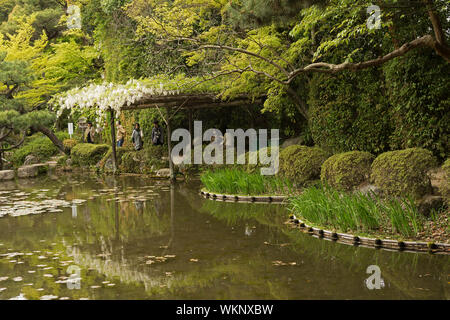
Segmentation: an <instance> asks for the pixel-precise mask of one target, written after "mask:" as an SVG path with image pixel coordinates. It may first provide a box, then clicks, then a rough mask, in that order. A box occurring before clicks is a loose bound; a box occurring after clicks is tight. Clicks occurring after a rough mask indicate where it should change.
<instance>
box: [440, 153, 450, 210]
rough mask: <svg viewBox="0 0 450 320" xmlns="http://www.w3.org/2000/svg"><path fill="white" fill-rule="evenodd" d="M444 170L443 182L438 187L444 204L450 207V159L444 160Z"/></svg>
mask: <svg viewBox="0 0 450 320" xmlns="http://www.w3.org/2000/svg"><path fill="white" fill-rule="evenodd" d="M442 170H444V181H443V182H442V183H441V185H440V186H439V191H440V192H441V194H442V196H443V197H444V199H445V202H447V204H449V205H450V159H447V160H445V162H444V164H443V165H442Z"/></svg>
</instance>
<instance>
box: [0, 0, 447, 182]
mask: <svg viewBox="0 0 450 320" xmlns="http://www.w3.org/2000/svg"><path fill="white" fill-rule="evenodd" d="M371 4H372V2H371V1H368V0H353V1H350V0H327V1H325V0H304V1H291V0H280V1H278V0H270V1H266V0H239V1H237V0H236V1H235V0H232V1H225V0H220V1H211V0H171V1H168V0H83V1H71V2H70V5H76V6H79V7H80V9H81V19H82V20H81V22H82V24H81V29H73V28H69V27H68V25H67V20H68V19H70V17H69V15H70V13H69V12H68V11H67V9H68V7H67V6H68V5H69V3H66V2H65V1H61V0H42V1H34V0H5V1H3V2H2V3H1V5H0V34H1V40H0V57H2V59H0V87H1V91H2V95H3V96H2V97H0V129H3V130H4V131H7V132H9V130H10V128H11V127H12V128H13V130H12V131H11V133H10V134H9V138H8V139H6V138H5V140H4V141H3V142H4V143H3V145H1V144H0V147H3V148H9V147H14V146H15V144H16V143H17V142H20V139H21V137H23V136H24V131H26V130H31V131H32V132H36V131H42V130H39V129H42V128H38V127H34V125H36V124H41V125H43V126H45V127H47V128H50V129H57V128H59V129H62V128H65V127H66V124H67V121H72V122H74V123H76V122H77V120H78V119H79V118H80V117H81V116H83V117H85V118H87V119H88V120H91V121H93V122H97V123H95V124H99V125H100V126H101V127H102V128H104V129H105V130H103V133H102V135H103V138H104V139H103V141H107V140H108V139H109V138H108V137H107V133H108V132H109V128H108V126H109V122H108V123H106V124H105V123H102V122H103V121H102V120H100V119H99V118H98V115H97V114H96V112H95V110H93V108H91V109H92V110H84V111H82V112H75V113H74V114H72V115H70V116H69V114H68V112H65V113H63V114H62V116H61V117H60V118H59V119H58V121H57V123H56V124H55V114H54V109H53V108H52V107H49V106H48V105H47V102H48V101H49V99H50V98H51V97H52V96H54V95H55V94H56V93H60V92H61V91H66V90H67V89H70V88H73V87H82V86H85V85H87V84H90V83H92V82H94V83H100V82H102V81H112V82H116V83H118V82H120V83H123V82H126V81H127V80H129V79H131V78H135V79H138V78H150V79H156V80H155V81H159V79H161V77H163V78H165V80H164V82H167V81H168V80H170V79H172V80H173V82H174V83H176V84H177V85H179V86H181V87H183V89H186V90H187V91H189V90H191V91H195V87H202V92H213V93H217V94H219V93H220V94H221V97H222V98H224V99H226V98H230V97H234V96H235V95H237V94H240V93H248V94H249V95H250V96H251V97H256V96H260V95H265V96H266V99H265V101H264V103H263V104H262V105H258V104H255V105H245V106H237V107H235V109H234V110H235V112H228V110H225V109H222V108H219V109H209V110H201V111H196V112H194V115H193V117H194V119H196V120H202V121H203V122H204V125H205V127H208V128H209V127H211V128H212V127H216V128H219V129H220V130H222V131H224V129H226V128H230V127H234V128H239V127H241V128H243V129H247V128H249V127H252V128H255V129H259V128H279V129H280V132H281V138H286V137H291V136H301V137H302V138H303V141H304V144H306V145H316V146H317V147H320V148H322V149H323V150H325V151H327V152H329V153H338V152H346V151H355V150H359V151H367V152H370V153H372V154H374V155H378V154H381V153H382V152H386V151H389V150H396V149H404V148H410V147H421V148H426V149H428V150H431V151H432V152H433V154H434V155H435V156H436V157H438V159H439V160H443V159H445V158H447V157H448V154H449V140H448V137H449V131H448V125H446V124H447V123H448V122H449V120H450V119H449V116H450V113H449V112H448V110H449V108H450V106H449V103H450V101H449V98H448V94H447V93H448V92H449V91H450V87H449V86H450V78H449V74H450V72H449V64H448V62H447V61H448V60H447V61H446V60H445V59H444V58H443V57H444V56H443V54H442V52H441V51H439V50H438V49H436V48H437V47H439V46H430V45H422V46H421V48H413V49H412V50H411V51H409V52H408V53H406V54H400V55H399V56H398V57H397V58H395V59H392V60H389V61H387V62H383V63H381V64H378V65H376V66H374V67H371V68H366V69H363V70H353V71H340V70H338V68H337V66H342V64H343V63H359V62H366V61H370V60H372V59H377V58H379V57H382V56H384V55H386V54H388V53H391V52H393V51H394V50H396V49H398V48H400V47H401V46H402V45H403V44H405V43H408V42H410V41H412V40H416V39H420V37H423V36H430V37H432V38H433V39H435V38H437V32H438V31H439V30H437V29H436V28H434V29H433V26H434V27H435V25H436V24H434V25H433V24H432V22H431V20H432V19H433V16H432V15H431V13H432V14H434V15H435V16H434V18H436V19H439V21H438V22H439V23H440V25H441V26H442V28H441V29H442V30H441V31H442V33H443V37H444V38H445V39H443V44H444V45H445V43H446V42H447V43H448V32H446V31H447V30H449V28H450V20H449V19H448V15H449V9H448V1H446V0H430V6H429V7H428V8H427V7H426V6H425V5H424V3H422V2H417V1H413V0H401V1H397V0H387V1H384V2H382V3H381V4H379V5H380V6H381V10H382V16H381V23H380V24H379V25H378V26H377V28H374V29H372V28H368V27H367V24H366V22H367V19H368V17H369V14H368V13H367V11H366V9H367V7H368V6H369V5H371ZM3 52H4V53H3ZM5 53H6V54H5ZM4 54H5V57H4V58H3V55H4ZM313 64H318V65H319V66H317V65H316V66H313ZM327 64H334V66H333V67H332V68H331V67H327ZM307 66H309V69H308V70H306V69H304V68H306V67H307ZM312 66H313V67H312ZM330 68H331V69H330ZM317 71H319V72H317ZM183 79H195V80H196V81H194V82H195V84H194V83H186V82H184V81H183ZM197 80H198V81H197ZM184 87H189V88H184ZM183 91H184V90H183ZM130 114H132V116H130ZM120 117H121V118H120V119H121V120H122V121H127V120H129V121H130V123H132V120H133V121H139V122H141V124H142V128H143V131H144V134H146V135H147V136H149V134H150V130H151V126H152V121H153V120H155V119H156V120H159V121H160V123H164V121H163V119H162V117H163V116H162V114H161V113H160V112H159V111H158V110H155V109H153V110H142V111H139V112H128V113H127V114H126V116H124V115H121V116H120ZM126 117H127V118H126ZM187 118H188V117H187V114H185V113H182V112H179V113H178V114H177V115H176V116H175V117H174V118H173V119H172V121H173V125H174V127H184V128H187V127H188V123H187ZM54 124H55V127H53V125H54ZM127 128H130V126H129V125H128V127H127ZM130 133H131V132H130ZM0 137H1V135H0ZM105 138H106V139H105ZM59 147H60V148H61V146H59ZM314 170H315V169H314ZM297 178H298V177H297Z"/></svg>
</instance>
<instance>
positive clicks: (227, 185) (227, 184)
mask: <svg viewBox="0 0 450 320" xmlns="http://www.w3.org/2000/svg"><path fill="white" fill-rule="evenodd" d="M200 180H201V182H202V183H203V185H204V187H205V189H206V190H208V191H209V192H217V193H224V194H235V195H255V196H256V195H280V194H282V195H285V194H292V191H293V184H292V183H291V182H290V181H289V180H288V179H285V178H281V177H277V176H263V175H261V174H259V173H249V172H246V171H244V170H240V169H219V170H214V171H213V170H207V171H205V172H203V173H202V175H201V177H200Z"/></svg>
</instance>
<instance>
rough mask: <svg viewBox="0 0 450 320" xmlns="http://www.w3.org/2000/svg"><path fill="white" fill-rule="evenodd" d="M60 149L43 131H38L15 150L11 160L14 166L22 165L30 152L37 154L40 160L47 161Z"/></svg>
mask: <svg viewBox="0 0 450 320" xmlns="http://www.w3.org/2000/svg"><path fill="white" fill-rule="evenodd" d="M58 151H59V150H58V148H57V147H56V146H55V145H54V144H53V143H52V142H51V141H50V139H49V138H48V137H46V136H45V135H43V134H41V133H37V134H34V135H32V136H31V137H28V138H27V139H26V141H25V143H24V144H23V145H22V146H21V147H20V148H18V149H15V150H14V151H13V153H12V156H11V162H12V163H13V164H14V166H21V165H22V164H23V162H24V161H25V158H26V157H27V156H28V155H30V154H32V155H34V156H36V157H37V158H38V159H39V161H45V160H48V159H49V158H50V157H51V156H54V155H56V154H57V153H58Z"/></svg>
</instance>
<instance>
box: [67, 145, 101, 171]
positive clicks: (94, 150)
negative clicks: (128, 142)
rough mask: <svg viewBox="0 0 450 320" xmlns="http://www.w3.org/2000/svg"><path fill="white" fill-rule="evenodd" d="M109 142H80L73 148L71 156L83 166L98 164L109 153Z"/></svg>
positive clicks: (76, 162)
mask: <svg viewBox="0 0 450 320" xmlns="http://www.w3.org/2000/svg"><path fill="white" fill-rule="evenodd" d="M108 150H109V146H108V145H107V144H92V143H78V144H77V145H75V146H74V147H73V148H72V150H71V157H72V160H73V162H74V163H75V164H78V165H82V166H93V165H96V164H97V163H98V162H99V161H100V160H101V159H102V158H103V156H104V155H105V153H107V152H108Z"/></svg>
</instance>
